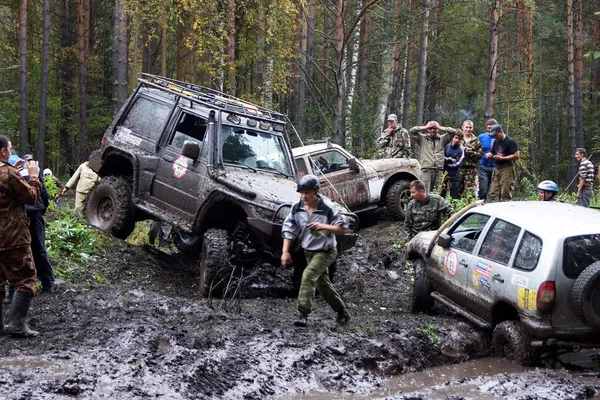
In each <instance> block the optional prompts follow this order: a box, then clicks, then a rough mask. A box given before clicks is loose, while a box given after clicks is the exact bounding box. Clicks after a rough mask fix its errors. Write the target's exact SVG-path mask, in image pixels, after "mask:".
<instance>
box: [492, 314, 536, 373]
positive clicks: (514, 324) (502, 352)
mask: <svg viewBox="0 0 600 400" xmlns="http://www.w3.org/2000/svg"><path fill="white" fill-rule="evenodd" d="M492 347H493V348H494V356H496V357H499V358H506V359H508V360H511V361H514V362H516V363H517V364H519V365H522V366H528V365H532V364H533V362H534V350H533V347H532V346H531V339H530V337H529V335H528V334H527V333H526V332H525V331H524V330H523V327H522V326H521V323H520V322H519V321H503V322H500V323H499V324H498V325H496V327H495V328H494V332H493V333H492Z"/></svg>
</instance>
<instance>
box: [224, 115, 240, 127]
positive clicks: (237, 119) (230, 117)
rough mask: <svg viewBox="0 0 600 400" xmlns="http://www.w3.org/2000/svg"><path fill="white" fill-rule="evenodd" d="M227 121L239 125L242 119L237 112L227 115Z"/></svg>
mask: <svg viewBox="0 0 600 400" xmlns="http://www.w3.org/2000/svg"><path fill="white" fill-rule="evenodd" d="M227 121H229V122H233V123H234V124H236V125H239V124H240V122H241V121H242V119H241V118H240V117H239V116H237V115H235V114H229V115H228V116H227Z"/></svg>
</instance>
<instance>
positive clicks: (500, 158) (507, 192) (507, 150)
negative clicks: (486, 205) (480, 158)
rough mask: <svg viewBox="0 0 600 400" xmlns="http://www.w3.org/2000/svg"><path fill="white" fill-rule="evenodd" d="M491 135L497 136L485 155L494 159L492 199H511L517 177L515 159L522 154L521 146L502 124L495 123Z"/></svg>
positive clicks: (489, 158)
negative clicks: (508, 134) (505, 130)
mask: <svg viewBox="0 0 600 400" xmlns="http://www.w3.org/2000/svg"><path fill="white" fill-rule="evenodd" d="M490 135H491V136H492V137H494V138H495V140H494V144H493V146H492V149H491V151H490V152H489V153H487V154H486V155H485V157H486V158H487V159H488V160H494V173H493V174H492V186H491V188H490V201H510V200H512V195H511V190H512V184H513V183H514V182H515V179H516V177H517V172H516V170H515V164H514V161H515V160H518V159H519V157H520V156H521V153H520V152H519V146H517V142H515V140H514V139H513V138H511V137H510V136H507V135H506V134H505V133H504V130H503V129H502V126H501V125H494V126H493V127H492V129H490Z"/></svg>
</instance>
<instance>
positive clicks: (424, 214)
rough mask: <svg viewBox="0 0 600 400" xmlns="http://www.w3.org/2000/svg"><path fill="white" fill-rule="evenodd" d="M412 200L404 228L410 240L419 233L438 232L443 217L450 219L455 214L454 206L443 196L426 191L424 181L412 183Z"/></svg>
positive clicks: (407, 209)
mask: <svg viewBox="0 0 600 400" xmlns="http://www.w3.org/2000/svg"><path fill="white" fill-rule="evenodd" d="M410 196H411V198H412V200H411V201H410V202H409V203H408V206H407V207H406V218H405V219H404V227H405V229H406V235H407V239H408V240H410V239H412V238H413V237H415V235H416V234H417V233H419V232H424V231H431V230H437V229H439V228H440V226H441V225H442V217H447V218H450V216H451V215H452V214H454V209H453V208H452V206H451V205H450V204H449V203H448V202H447V201H446V199H444V198H443V197H441V196H438V195H437V194H433V193H427V192H426V191H425V184H424V183H423V181H419V180H417V181H412V182H411V183H410Z"/></svg>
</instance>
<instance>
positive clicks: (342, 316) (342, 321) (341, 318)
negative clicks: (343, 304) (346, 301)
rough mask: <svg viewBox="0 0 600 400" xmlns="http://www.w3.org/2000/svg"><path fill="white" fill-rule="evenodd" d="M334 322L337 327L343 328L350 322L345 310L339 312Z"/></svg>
mask: <svg viewBox="0 0 600 400" xmlns="http://www.w3.org/2000/svg"><path fill="white" fill-rule="evenodd" d="M335 321H336V322H337V324H338V325H340V326H344V325H346V324H347V323H348V322H349V321H350V314H348V311H346V310H344V311H342V312H339V313H338V315H337V318H336V319H335Z"/></svg>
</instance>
